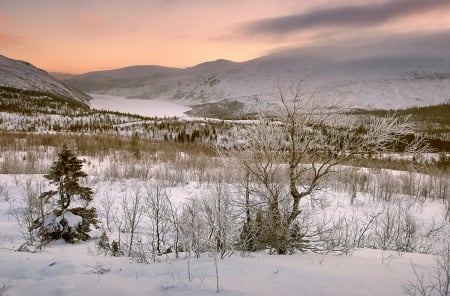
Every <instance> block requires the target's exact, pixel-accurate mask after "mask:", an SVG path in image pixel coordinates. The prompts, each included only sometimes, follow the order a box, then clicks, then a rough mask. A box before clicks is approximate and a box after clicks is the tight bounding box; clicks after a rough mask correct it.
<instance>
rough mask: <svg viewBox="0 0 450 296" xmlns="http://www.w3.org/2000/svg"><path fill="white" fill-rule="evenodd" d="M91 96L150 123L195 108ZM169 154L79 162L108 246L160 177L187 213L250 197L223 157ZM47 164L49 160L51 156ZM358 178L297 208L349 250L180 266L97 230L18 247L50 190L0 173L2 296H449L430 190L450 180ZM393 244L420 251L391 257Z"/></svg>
mask: <svg viewBox="0 0 450 296" xmlns="http://www.w3.org/2000/svg"><path fill="white" fill-rule="evenodd" d="M93 97H94V100H93V101H92V102H91V104H92V106H93V107H95V108H99V109H107V110H114V111H120V112H130V113H138V114H141V115H146V116H159V117H164V116H179V117H182V116H183V112H185V111H186V110H188V109H187V108H185V107H181V106H179V105H176V104H171V103H167V102H160V101H146V100H137V99H124V98H120V97H112V96H104V95H93ZM11 153H16V154H17V153H19V154H18V155H19V156H20V157H19V156H18V157H17V158H12V159H22V160H24V159H25V158H26V153H25V152H11ZM20 153H22V154H20ZM158 153H159V154H158ZM5 155H6V153H5V154H3V155H0V163H1V162H2V161H3V162H4V161H5V158H6V156H5ZM46 155H48V154H46ZM50 155H51V154H50ZM162 155H163V153H162V152H156V153H155V155H154V157H153V156H152V158H149V159H146V158H144V157H143V159H141V161H140V162H139V161H136V162H133V161H132V160H130V158H126V157H124V156H123V155H108V156H104V157H101V158H95V157H87V156H80V158H81V159H87V161H86V162H85V163H84V166H83V171H85V172H86V173H87V174H88V175H89V178H88V179H87V180H86V181H85V185H87V186H90V187H92V189H93V191H94V193H95V194H94V200H93V202H92V203H91V205H92V206H94V207H95V208H97V210H98V213H99V219H100V220H101V222H102V227H103V228H104V229H109V230H108V235H109V237H110V241H112V240H118V239H119V238H120V239H121V240H123V241H127V240H129V233H127V232H125V231H122V232H121V231H119V228H120V227H121V225H122V221H123V220H124V218H123V215H122V214H123V209H124V205H125V204H126V203H127V202H128V201H132V198H133V197H136V196H138V195H139V196H140V197H142V198H143V199H144V198H145V197H146V194H147V195H148V194H149V189H148V188H151V186H150V185H151V184H154V183H152V182H153V181H154V180H153V178H160V179H163V180H164V181H170V182H169V183H170V184H165V185H164V186H165V189H164V190H166V191H165V192H166V193H167V196H168V199H169V200H170V201H171V202H172V203H173V205H174V206H175V207H176V208H177V209H179V210H180V212H181V210H182V209H183V208H185V205H186V204H187V203H189V202H190V201H193V200H197V201H199V202H200V204H202V203H203V204H206V202H207V201H208V200H212V199H214V198H216V197H217V194H218V193H217V190H218V188H222V187H221V186H224V187H223V188H227V190H228V191H227V192H228V193H229V196H230V198H232V200H235V199H238V198H239V194H242V192H240V193H239V190H238V189H237V184H236V183H233V182H230V183H227V184H218V183H217V181H215V180H217V179H220V178H217V176H220V175H221V174H224V175H226V174H225V173H228V174H229V175H233V172H232V171H231V172H226V170H227V169H229V170H231V169H230V168H225V169H224V168H222V167H221V166H220V165H218V164H217V163H216V160H213V159H207V160H203V164H202V165H204V167H202V165H201V164H200V162H199V159H196V160H195V161H193V162H194V164H195V166H194V165H193V166H194V168H192V167H189V165H188V164H189V155H187V154H180V155H178V156H177V157H176V160H175V162H177V163H176V164H171V163H166V162H164V160H161V157H162ZM47 157H48V156H47ZM144 159H145V160H146V161H147V162H144ZM43 161H44V162H47V165H49V164H50V163H51V162H52V161H54V159H45V160H43ZM166 161H167V160H166ZM172 165H173V166H172ZM166 168H167V169H166ZM141 171H142V172H143V174H142V175H145V176H148V177H145V178H140V179H139V178H137V177H136V176H135V175H138V174H139V172H141ZM361 171H362V172H365V174H361V175H360V176H359V177H360V178H359V179H355V180H354V182H355V183H354V184H355V188H356V187H358V192H356V191H355V194H354V196H353V195H352V194H351V192H349V190H348V189H345V190H344V189H342V190H340V189H339V186H336V188H323V189H324V190H321V191H319V192H317V193H315V194H314V195H313V196H312V198H305V199H303V200H302V204H301V209H302V210H303V212H302V215H301V219H303V220H302V221H306V222H305V223H306V224H305V225H306V226H307V227H311V229H310V231H311V232H315V233H316V234H317V233H321V232H322V230H323V232H322V233H321V235H318V236H317V235H316V237H315V238H317V237H319V238H320V239H323V240H328V242H327V243H328V247H329V248H331V249H332V248H333V247H332V244H333V243H336V244H339V245H348V246H351V247H350V248H348V249H343V250H340V252H329V253H327V254H319V253H312V252H310V251H307V252H304V253H300V252H297V253H295V254H293V255H269V254H268V252H267V251H264V250H263V251H258V252H254V253H251V252H250V253H248V252H247V253H245V254H242V252H241V251H240V250H237V249H236V250H234V252H233V253H232V254H229V256H225V257H224V258H223V259H221V258H220V256H219V255H217V254H216V253H215V252H213V251H211V249H210V250H205V251H204V252H202V253H201V255H200V256H199V258H196V257H195V256H194V255H193V254H189V253H187V252H182V251H180V254H179V255H180V257H179V258H178V259H177V258H175V257H174V254H173V253H170V254H163V255H158V256H156V257H155V258H151V257H149V258H147V260H145V261H147V262H144V263H143V262H139V258H136V257H133V258H132V257H129V256H126V255H124V256H120V257H113V256H111V255H110V254H108V255H106V254H105V252H104V251H101V250H99V248H98V247H97V244H98V241H99V236H100V234H101V231H100V230H94V231H92V233H91V236H92V240H90V241H88V242H81V243H77V244H75V245H68V244H66V243H64V242H62V241H56V242H52V243H51V244H50V245H49V246H47V247H45V248H44V249H43V250H40V251H37V252H19V251H17V249H18V248H19V247H20V246H21V245H22V244H23V243H24V241H25V237H26V235H27V231H26V228H25V227H24V225H22V226H21V225H19V223H17V213H20V211H21V209H23V201H24V198H25V197H26V196H27V195H28V194H30V192H31V191H33V190H34V189H36V190H39V191H41V192H42V191H45V190H47V187H48V182H47V180H46V179H45V178H44V177H43V175H17V174H16V175H13V174H0V296H5V295H10V296H15V295H36V296H40V295H52V296H53V295H54V296H57V295H58V296H69V295H109V296H116V295H199V296H202V295H214V294H217V289H218V292H219V293H220V294H222V295H233V296H234V295H236V296H237V295H254V296H260V295H361V296H363V295H438V296H442V295H441V294H438V292H437V290H436V289H434V290H431V288H430V287H436V285H437V279H438V278H441V277H442V276H443V274H442V273H440V274H438V273H437V272H436V262H438V261H439V260H441V259H439V258H441V257H439V256H436V254H438V252H440V251H441V250H445V248H446V247H447V248H448V244H449V241H450V221H449V220H448V217H449V216H448V215H449V213H448V212H447V211H448V206H447V208H446V204H445V203H444V202H443V199H444V198H445V197H438V196H437V194H436V193H437V192H438V190H437V188H438V185H430V186H431V189H430V188H428V187H426V186H425V184H448V178H449V177H448V176H446V175H444V176H440V177H439V178H435V179H430V181H428V179H427V178H426V176H422V175H420V174H410V175H408V174H407V173H406V172H399V171H387V170H386V171H385V170H374V171H373V172H372V171H371V172H370V174H369V173H368V172H369V169H361ZM127 174H129V175H130V176H132V177H127V176H126V175H127ZM133 174H134V175H133ZM158 174H159V175H158ZM343 175H344V174H343V173H342V174H341V176H343ZM234 178H236V176H234ZM342 179H343V177H342ZM394 181H397V182H399V183H394ZM332 182H333V180H332ZM332 182H331V183H332ZM371 182H372V183H371ZM402 182H403V183H402ZM433 182H435V183H433ZM439 182H440V183H439ZM335 183H338V181H337V180H336V181H335ZM419 183H420V184H419ZM371 184H372V185H371ZM398 184H404V185H408V186H410V187H409V188H410V189H412V192H415V193H416V196H406V195H404V194H401V193H398V192H397V191H396V190H397V189H399V188H398V187H401V186H400V185H398ZM219 185H220V186H219ZM356 185H357V186H356ZM415 185H417V190H416V189H415V188H416V187H415ZM419 185H420V186H419ZM433 186H434V187H433ZM394 187H395V188H394ZM30 188H31V190H30ZM33 188H34V189H33ZM423 188H428V189H427V194H428V196H427V197H423V196H422V189H423ZM442 188H443V187H442ZM442 188H441V189H442ZM445 188H448V187H445ZM419 189H420V190H419ZM350 190H351V189H350ZM439 192H444V189H442V190H440V191H439ZM447 194H448V193H447ZM241 201H242V200H241ZM108 205H110V206H111V208H110V209H112V212H114V214H113V216H112V217H110V216H109V214H108V213H107V210H108ZM143 215H144V216H145V217H144V218H143V219H142V221H141V223H140V225H138V227H137V229H138V231H139V232H138V234H139V237H140V241H138V243H140V244H142V246H146V247H148V246H149V245H150V243H151V235H152V234H149V233H150V232H151V231H152V225H151V217H150V216H151V215H150V214H149V212H146V213H144V214H143ZM146 215H147V216H146ZM181 216H182V215H180V217H181ZM108 220H109V224H110V225H109V224H108ZM202 221H205V220H202ZM230 221H232V222H233V223H234V224H232V225H229V228H230V229H231V230H233V231H234V235H235V234H236V233H237V235H238V236H239V233H238V231H239V228H240V227H241V225H242V224H241V222H242V220H239V219H237V220H230ZM200 226H201V227H203V228H205V229H203V231H204V232H207V228H208V227H210V225H208V224H207V223H206V222H205V223H203V224H201V225H199V227H200ZM320 227H324V228H323V229H321V228H320ZM314 228H315V229H314ZM330 229H331V230H332V231H330ZM404 229H407V230H408V233H405V232H404V231H403V230H404ZM236 230H238V231H236ZM232 234H233V233H232ZM325 234H326V235H325ZM120 236H121V237H120ZM167 236H168V238H167V237H166V240H167V241H170V240H171V239H173V229H172V230H170V231H169V232H168V234H167ZM205 237H207V236H205ZM355 246H356V247H355ZM395 248H403V249H408V248H409V249H410V250H412V251H410V252H402V251H398V250H396V251H392V249H395ZM383 249H384V250H383ZM447 250H448V249H447ZM147 254H148V253H147ZM447 258H448V257H447ZM141 261H142V258H141ZM440 262H442V260H441V261H440ZM441 272H442V270H441ZM421 278H422V279H423V284H424V287H428V288H427V291H425V292H427V293H426V294H412V293H409V294H408V293H406V292H407V291H406V289H407V288H408V287H409V288H411V286H414V285H416V286H417V281H418V279H421ZM2 287H3V288H4V291H3V292H2ZM428 292H429V293H428Z"/></svg>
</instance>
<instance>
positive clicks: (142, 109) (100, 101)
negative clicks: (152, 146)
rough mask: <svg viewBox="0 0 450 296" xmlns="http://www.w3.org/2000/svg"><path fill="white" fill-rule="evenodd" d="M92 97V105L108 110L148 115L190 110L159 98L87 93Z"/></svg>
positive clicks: (179, 114) (174, 113)
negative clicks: (133, 97)
mask: <svg viewBox="0 0 450 296" xmlns="http://www.w3.org/2000/svg"><path fill="white" fill-rule="evenodd" d="M89 95H90V96H91V97H93V98H94V99H93V100H91V101H90V104H91V106H92V107H94V108H96V109H103V110H109V111H118V112H123V113H132V114H138V115H142V116H150V117H153V116H154V117H174V116H177V117H184V116H185V115H184V112H186V111H188V110H190V108H188V107H184V106H181V105H178V104H175V103H172V102H168V101H161V100H148V99H147V100H144V99H128V98H125V97H119V96H111V95H99V94H89Z"/></svg>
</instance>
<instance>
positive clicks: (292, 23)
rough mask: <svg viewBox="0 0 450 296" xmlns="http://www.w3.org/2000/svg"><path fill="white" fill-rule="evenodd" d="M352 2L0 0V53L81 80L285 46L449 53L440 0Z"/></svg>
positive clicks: (242, 57)
mask: <svg viewBox="0 0 450 296" xmlns="http://www.w3.org/2000/svg"><path fill="white" fill-rule="evenodd" d="M361 2H362V1H356V2H355V1H352V0H334V1H330V0H320V1H315V2H314V3H298V1H295V0H285V1H282V2H280V1H278V0H268V1H265V3H264V5H258V4H260V2H258V1H256V0H245V1H236V0H232V1H227V2H225V3H216V1H211V0H196V1H180V0H170V1H164V0H150V1H144V0H133V1H127V2H123V1H119V0H111V1H107V2H105V1H100V0H96V1H76V2H74V1H70V0H60V1H55V0H42V1H39V3H38V5H37V4H36V5H30V4H29V2H27V1H25V0H17V1H12V2H9V3H8V2H7V1H0V26H1V29H0V48H1V52H0V54H2V55H5V56H8V57H10V58H13V59H18V60H25V61H28V62H30V63H32V64H33V65H35V66H36V67H39V68H42V69H45V70H46V71H48V72H52V73H64V74H81V73H86V72H92V71H105V70H112V69H119V68H124V67H129V66H134V65H157V66H163V67H174V68H181V69H183V68H188V67H193V66H195V65H198V64H201V63H204V62H208V61H216V60H219V59H225V60H230V61H233V62H243V61H248V60H252V59H256V58H259V57H262V56H265V55H268V54H270V53H273V52H277V51H281V50H284V49H289V48H309V47H325V48H326V47H331V46H346V45H348V44H350V45H355V46H360V48H362V49H364V51H368V52H371V51H374V52H384V53H404V52H408V51H410V50H411V49H412V48H415V47H420V48H421V50H422V52H425V53H436V52H442V51H445V49H446V48H449V47H448V46H447V45H449V41H446V40H448V38H447V37H449V36H450V9H448V8H450V1H449V0H429V1H422V0H388V1H377V2H374V1H364V2H363V3H362V4H361ZM355 3H357V4H355ZM36 16H38V17H36ZM42 20H45V22H44V21H42ZM374 40H375V45H373V43H374ZM373 46H374V47H376V49H372V47H373ZM349 54H359V52H358V51H357V50H353V52H350V53H349Z"/></svg>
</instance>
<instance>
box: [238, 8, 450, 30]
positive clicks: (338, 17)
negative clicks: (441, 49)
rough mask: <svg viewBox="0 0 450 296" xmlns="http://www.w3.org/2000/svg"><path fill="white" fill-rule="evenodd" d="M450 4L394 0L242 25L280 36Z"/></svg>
mask: <svg viewBox="0 0 450 296" xmlns="http://www.w3.org/2000/svg"><path fill="white" fill-rule="evenodd" d="M446 7H450V1H449V0H397V1H388V2H383V3H371V4H366V5H348V6H340V7H335V8H323V9H315V10H310V11H307V12H303V13H299V14H293V15H288V16H282V17H275V18H266V19H261V20H257V21H254V22H250V23H247V24H245V25H243V26H242V27H241V30H243V31H244V33H245V34H247V35H255V34H256V35H269V36H280V35H286V34H289V33H295V32H303V31H306V30H311V29H317V28H323V27H366V28H367V27H373V26H376V25H380V24H383V23H385V22H388V21H390V20H394V19H397V18H401V17H406V16H410V15H414V14H419V13H424V12H428V11H432V10H437V9H445V8H446Z"/></svg>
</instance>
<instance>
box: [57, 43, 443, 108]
mask: <svg viewBox="0 0 450 296" xmlns="http://www.w3.org/2000/svg"><path fill="white" fill-rule="evenodd" d="M349 48H350V47H349ZM354 48H356V49H357V50H356V51H355V49H354V50H353V52H354V54H352V50H350V49H349V50H346V49H347V48H345V47H339V48H337V47H336V48H333V47H318V48H299V49H287V50H284V51H279V52H276V53H272V54H269V55H266V56H263V57H259V58H255V59H252V60H249V61H245V62H233V61H229V60H224V59H219V60H215V61H209V62H205V63H201V64H198V65H196V66H193V67H188V68H184V69H180V68H168V67H167V68H165V67H162V66H138V67H140V68H139V69H140V70H142V72H140V75H133V73H132V72H130V70H136V67H133V66H132V67H125V68H120V69H116V70H109V71H102V72H101V73H99V72H89V73H85V74H81V75H78V76H75V77H72V78H70V79H67V80H63V81H64V82H65V83H67V84H69V85H72V86H76V87H77V88H80V89H83V90H84V91H86V92H90V93H93V94H106V95H115V96H121V97H125V98H140V99H157V100H168V101H173V102H176V103H178V104H181V105H183V106H189V107H193V108H194V109H195V108H196V107H197V106H204V104H208V109H211V108H210V107H211V104H217V106H218V108H219V107H220V109H224V106H225V105H227V104H228V105H233V106H235V105H236V104H234V103H233V102H240V103H244V105H245V106H247V107H246V108H247V109H250V110H254V106H255V105H254V104H253V102H255V101H260V102H261V101H262V102H266V103H269V104H271V103H277V102H278V101H279V98H278V95H279V94H278V89H277V87H278V84H279V83H280V84H281V85H290V84H293V85H295V84H296V83H298V82H299V81H302V80H306V82H307V85H308V87H309V88H310V89H311V90H312V91H317V90H318V91H319V92H320V95H321V96H323V97H324V98H325V99H329V100H337V99H338V100H342V101H345V102H347V103H348V104H349V105H351V106H353V107H355V108H366V109H375V108H386V109H397V108H405V107H411V106H425V105H433V104H438V103H441V102H444V101H446V100H447V99H448V98H450V54H449V55H448V56H438V55H423V54H420V53H415V52H412V53H405V54H404V55H401V54H393V55H388V54H385V53H381V54H379V53H376V54H372V53H370V52H359V50H362V49H364V48H362V49H361V48H359V47H354ZM146 67H147V68H146ZM148 67H152V68H148ZM155 67H156V68H155ZM112 74H114V75H112ZM108 75H109V77H108ZM244 109H245V108H244ZM241 111H245V110H241ZM194 113H195V112H194ZM244 113H245V112H244ZM201 115H202V116H203V115H204V114H201Z"/></svg>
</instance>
